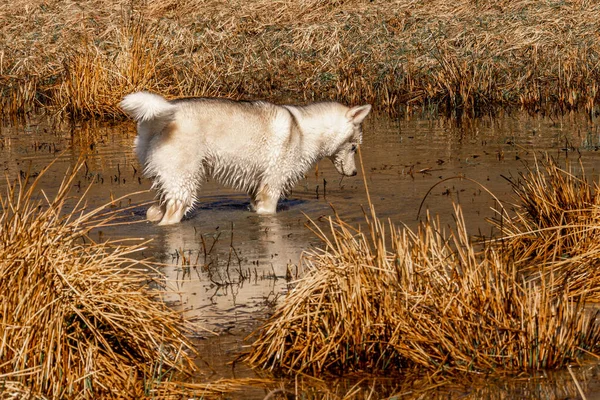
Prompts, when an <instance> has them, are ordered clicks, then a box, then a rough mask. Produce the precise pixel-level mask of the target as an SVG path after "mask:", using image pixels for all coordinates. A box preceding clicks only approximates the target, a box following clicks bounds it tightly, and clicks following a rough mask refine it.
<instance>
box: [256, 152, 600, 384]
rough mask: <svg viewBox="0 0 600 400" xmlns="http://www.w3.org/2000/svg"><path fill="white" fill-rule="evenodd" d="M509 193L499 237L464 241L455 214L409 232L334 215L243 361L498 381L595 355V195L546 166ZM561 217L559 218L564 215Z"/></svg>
mask: <svg viewBox="0 0 600 400" xmlns="http://www.w3.org/2000/svg"><path fill="white" fill-rule="evenodd" d="M521 179H522V181H519V183H514V185H515V190H516V192H517V193H518V194H519V200H520V203H519V204H520V206H519V208H518V209H517V210H518V211H517V215H516V216H515V217H514V218H510V217H508V216H507V215H505V213H506V211H504V210H503V211H502V213H503V215H504V218H503V219H504V222H503V223H502V224H499V227H501V228H502V233H503V234H504V235H505V237H504V238H503V239H502V240H494V241H490V242H485V243H474V242H473V241H472V239H471V238H470V237H469V236H468V234H467V228H466V226H465V223H464V219H463V217H462V211H461V209H460V207H458V206H456V207H455V220H456V225H455V227H454V228H453V229H452V230H446V231H445V230H444V228H443V227H442V226H441V224H440V222H439V221H438V220H437V219H435V218H432V217H429V216H428V217H427V218H426V220H425V221H423V222H422V223H421V224H420V226H419V228H418V229H417V230H416V231H413V230H410V229H408V228H407V227H397V226H394V225H393V224H392V223H391V222H390V223H385V222H384V221H381V220H379V219H378V218H377V216H376V214H375V211H374V208H373V206H372V205H371V206H370V213H369V214H368V215H366V216H365V218H366V226H367V228H366V229H362V230H359V229H356V228H354V227H351V226H349V225H348V224H347V223H345V222H344V221H343V220H342V219H341V218H340V217H339V216H337V215H336V216H335V217H334V218H331V219H330V223H329V228H328V230H327V232H326V231H323V230H322V228H320V227H319V226H318V225H317V224H316V223H313V224H312V225H313V229H314V230H315V232H316V234H317V235H318V236H319V238H320V239H321V241H322V246H321V249H320V250H312V251H309V252H307V253H306V254H305V256H304V260H303V261H304V267H305V269H306V276H305V277H304V278H303V279H301V280H300V281H299V282H298V283H297V285H296V287H295V288H294V290H293V291H291V293H290V294H289V295H288V296H287V297H286V299H285V300H284V301H283V302H282V304H281V305H280V306H279V307H278V308H277V310H276V311H275V313H274V315H273V316H272V317H271V318H270V319H269V320H268V321H267V323H266V324H265V326H263V327H261V328H260V329H259V331H258V333H257V337H256V341H255V343H254V345H253V347H252V350H251V352H250V354H249V356H248V361H249V362H250V363H252V364H253V365H256V366H260V367H262V368H268V369H271V370H274V371H279V372H286V373H297V372H301V373H308V374H310V375H319V374H322V373H326V372H328V373H336V374H339V373H347V372H351V371H368V372H378V373H381V372H387V373H390V372H391V373H393V372H396V373H400V372H401V371H403V370H404V369H405V368H408V369H412V368H414V367H420V368H423V369H424V370H426V371H429V372H431V373H434V374H449V375H453V374H464V373H477V374H507V373H521V372H531V371H536V370H541V369H557V368H561V367H565V366H567V365H568V364H569V363H571V362H576V361H577V360H579V359H581V358H585V357H587V356H589V355H590V354H595V355H596V356H598V355H599V351H600V348H599V347H598V343H599V339H600V325H599V324H598V311H597V310H596V311H593V310H592V309H590V308H589V307H586V301H587V300H589V299H595V298H597V294H598V287H600V279H599V275H598V273H597V272H596V270H597V261H596V260H598V259H599V257H600V246H598V242H599V240H598V239H599V238H598V230H597V229H596V227H597V220H596V214H597V212H596V210H597V207H598V204H597V203H596V198H597V196H596V193H595V192H596V191H595V189H594V188H592V186H590V185H589V184H588V183H587V181H586V180H585V178H582V177H575V176H573V175H572V174H571V173H569V172H567V171H565V170H562V169H560V168H558V166H557V165H556V163H554V162H552V161H550V160H549V161H547V162H546V163H538V164H536V167H535V168H534V169H532V170H531V171H529V172H528V173H526V174H523V175H522V176H521ZM565 213H567V214H568V216H565Z"/></svg>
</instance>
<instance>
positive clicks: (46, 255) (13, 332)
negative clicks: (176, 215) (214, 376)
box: [0, 165, 257, 399]
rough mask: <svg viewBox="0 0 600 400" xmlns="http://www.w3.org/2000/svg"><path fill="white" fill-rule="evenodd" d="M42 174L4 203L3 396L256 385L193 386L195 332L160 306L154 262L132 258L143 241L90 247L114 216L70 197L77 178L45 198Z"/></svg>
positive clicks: (0, 227)
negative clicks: (190, 335) (189, 335)
mask: <svg viewBox="0 0 600 400" xmlns="http://www.w3.org/2000/svg"><path fill="white" fill-rule="evenodd" d="M80 167H81V165H80ZM43 174H44V173H43V172H42V173H41V174H40V175H39V176H38V177H37V178H36V179H35V180H34V181H33V182H29V180H28V179H26V180H19V181H18V182H16V183H14V184H11V185H9V187H8V189H7V192H6V194H5V195H4V196H1V197H0V206H1V213H0V304H1V308H0V337H1V338H2V340H1V341H0V393H1V396H7V397H6V398H8V397H11V396H16V397H22V398H25V397H27V396H29V397H30V398H42V397H44V398H60V399H79V398H146V397H151V398H181V397H182V396H184V395H187V396H205V397H206V396H209V397H211V396H217V395H220V394H221V393H223V392H226V391H231V390H234V389H236V388H237V387H239V386H240V385H245V384H257V382H255V381H252V380H247V381H243V380H240V381H237V382H231V381H218V382H214V383H193V382H194V381H193V379H191V378H192V376H191V374H193V373H194V372H196V370H197V368H196V367H195V365H194V363H193V361H192V359H191V358H190V356H189V355H188V354H189V353H192V352H193V349H192V347H191V344H190V342H189V341H188V340H187V338H186V334H187V333H190V332H191V330H190V329H191V327H190V326H188V325H187V324H185V321H183V320H182V318H181V316H180V315H179V314H178V313H176V312H175V311H173V310H171V309H170V308H168V307H167V306H166V305H165V304H164V303H163V302H162V301H161V299H160V297H161V287H160V286H159V285H158V284H157V283H156V282H155V281H154V280H153V278H152V277H153V276H154V277H156V276H159V275H158V273H157V272H156V271H154V270H153V269H152V265H150V264H149V263H147V262H144V261H137V260H136V259H135V258H133V257H132V254H133V253H135V252H136V251H138V250H139V249H141V248H142V246H143V243H141V244H134V245H131V244H127V243H126V242H123V243H111V242H105V243H96V242H94V241H93V240H92V239H91V238H90V237H89V236H88V235H87V234H88V232H89V231H90V230H91V229H94V228H98V227H101V226H106V225H107V224H112V223H114V222H115V217H116V214H115V212H114V211H113V212H112V213H106V212H105V211H104V208H103V207H100V208H98V209H94V210H91V211H90V210H87V209H86V208H85V207H84V204H83V203H82V201H83V200H81V199H80V200H77V201H76V199H73V198H70V197H69V189H70V187H71V186H72V185H73V183H74V180H75V179H76V176H77V175H76V174H75V173H72V174H71V175H69V176H67V177H66V178H65V179H64V181H63V182H62V185H61V186H60V189H59V190H58V192H57V194H56V195H55V196H53V197H51V198H48V197H46V195H45V194H44V193H43V192H41V191H38V190H39V189H38V188H37V185H38V183H39V179H41V177H42V176H43ZM66 205H68V208H69V209H71V210H72V211H70V212H66V213H65V208H67V206H66ZM149 269H151V270H149ZM181 379H185V380H186V382H187V383H182V382H180V380H181ZM2 398H5V397H2Z"/></svg>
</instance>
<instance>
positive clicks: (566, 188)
mask: <svg viewBox="0 0 600 400" xmlns="http://www.w3.org/2000/svg"><path fill="white" fill-rule="evenodd" d="M507 179H508V181H509V182H510V184H511V186H512V188H513V191H514V193H515V195H516V200H517V201H516V203H515V206H514V215H513V216H511V217H507V216H506V215H505V214H499V215H498V217H496V218H494V219H493V220H492V223H493V224H494V225H495V226H496V227H497V228H498V229H499V230H500V232H501V236H502V238H501V239H500V240H498V241H497V244H498V246H502V247H503V248H505V249H506V252H507V253H508V252H509V254H510V257H513V258H514V260H518V262H517V266H518V268H519V269H520V270H522V271H523V272H524V273H528V274H530V276H536V275H537V276H539V277H541V278H544V279H545V280H547V284H548V285H549V286H550V287H554V288H563V287H566V288H567V289H568V292H569V293H570V294H571V295H572V296H577V295H579V294H580V293H581V294H584V295H585V297H586V298H587V300H588V301H598V300H600V268H599V267H600V191H599V190H598V189H599V188H598V183H597V182H593V181H590V180H589V178H588V177H587V176H586V174H585V171H584V168H583V166H582V165H581V164H580V163H577V162H570V161H569V160H567V161H566V165H565V167H561V166H560V165H559V163H558V162H557V161H556V160H555V159H553V158H552V157H549V156H548V155H545V156H544V157H543V158H541V159H537V158H536V160H535V162H534V164H533V165H532V166H531V167H528V168H526V170H525V171H524V172H521V173H519V175H518V176H516V177H509V178H507ZM508 249H510V251H509V250H508Z"/></svg>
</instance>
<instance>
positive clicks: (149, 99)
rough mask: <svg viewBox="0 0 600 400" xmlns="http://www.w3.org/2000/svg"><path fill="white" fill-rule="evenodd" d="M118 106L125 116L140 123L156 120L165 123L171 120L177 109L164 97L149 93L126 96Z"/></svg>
mask: <svg viewBox="0 0 600 400" xmlns="http://www.w3.org/2000/svg"><path fill="white" fill-rule="evenodd" d="M120 106H121V108H122V109H123V110H124V111H125V112H126V113H127V115H129V116H130V117H131V118H133V119H134V120H136V121H140V122H146V121H152V120H156V119H160V120H162V121H165V122H166V121H168V120H170V119H172V117H173V114H174V113H175V110H176V108H177V107H176V106H175V105H174V104H171V103H169V102H168V101H167V100H166V99H165V98H164V97H162V96H159V95H157V94H154V93H149V92H136V93H131V94H128V95H127V96H125V98H123V100H122V101H121V103H120Z"/></svg>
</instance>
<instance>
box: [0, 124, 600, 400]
mask: <svg viewBox="0 0 600 400" xmlns="http://www.w3.org/2000/svg"><path fill="white" fill-rule="evenodd" d="M134 135H135V132H134V127H133V124H131V123H124V124H113V125H106V124H104V125H94V124H85V125H58V126H53V125H52V124H50V123H49V122H48V121H45V120H43V119H39V120H32V121H29V123H28V124H27V125H12V126H4V127H2V128H1V130H0V166H1V167H2V169H3V170H4V171H5V174H6V175H7V176H8V177H9V179H14V178H16V177H17V176H19V175H22V174H24V173H25V172H26V171H31V172H32V173H34V174H35V173H37V172H39V171H40V170H41V169H42V168H43V167H45V166H46V165H47V164H49V163H50V162H51V161H53V160H55V161H56V162H55V165H54V166H53V167H52V169H51V171H50V173H49V174H47V175H46V176H45V177H44V179H43V180H42V187H43V188H44V190H45V191H47V192H48V193H50V194H51V193H52V192H53V191H54V190H56V188H57V186H58V184H59V183H60V179H61V178H62V176H63V174H64V171H66V170H67V169H68V168H70V167H72V166H73V165H74V164H75V162H76V161H77V159H78V158H79V157H84V158H85V160H86V163H85V166H84V168H83V169H82V170H81V171H80V174H79V175H80V179H78V180H77V182H76V183H77V184H76V186H75V187H74V188H73V193H74V195H76V196H77V195H78V193H81V192H82V191H83V190H84V189H85V188H86V187H87V185H88V184H90V183H91V182H94V185H93V186H92V188H91V190H90V193H89V195H88V204H89V205H90V206H98V205H101V204H104V203H107V202H110V201H114V204H115V205H116V206H120V207H122V208H124V207H126V206H131V208H129V209H128V210H127V211H126V215H127V217H126V219H127V220H128V221H129V222H131V224H127V225H121V226H119V227H115V228H109V229H106V230H104V231H102V232H97V235H98V236H99V238H103V237H106V238H108V237H110V238H144V239H151V240H152V241H151V242H150V243H149V244H148V246H147V248H146V249H145V250H144V251H143V253H142V254H140V255H139V256H140V257H151V258H153V259H154V260H156V261H157V262H160V263H162V264H163V266H162V271H163V272H164V274H165V276H166V279H167V283H168V285H169V287H170V288H171V291H170V293H169V294H168V295H167V301H169V302H170V303H171V304H172V305H173V307H175V308H177V309H179V310H181V311H182V312H184V314H185V315H186V316H187V317H189V318H191V319H192V320H194V321H195V322H196V323H197V324H198V325H199V326H202V327H203V328H205V329H207V330H209V331H211V332H214V333H217V334H219V336H216V337H215V336H214V335H213V334H210V333H208V332H206V331H202V330H199V332H198V337H196V338H194V340H195V341H196V343H197V344H198V348H199V351H200V354H202V359H201V360H199V361H198V363H199V365H200V366H201V367H202V369H203V370H204V371H206V373H205V376H204V377H205V378H206V379H216V378H218V377H247V376H255V375H254V374H255V372H252V371H250V370H249V369H248V368H247V367H245V366H243V365H240V364H234V366H232V365H230V364H228V363H230V362H231V361H233V360H234V359H235V357H236V356H237V354H239V352H240V351H243V349H244V346H245V345H246V344H247V343H245V342H244V340H243V339H244V337H245V336H246V335H247V334H249V333H250V332H251V331H252V330H253V329H255V328H256V327H257V326H258V324H259V323H260V320H261V318H264V317H265V316H266V315H267V314H268V312H269V310H271V307H272V306H273V305H274V304H276V303H277V301H279V300H280V299H281V298H282V297H283V296H285V294H286V292H287V291H288V290H289V285H290V281H291V280H293V279H294V278H295V277H296V276H298V274H299V270H300V268H301V267H300V265H299V260H300V256H301V253H302V252H303V251H305V250H307V249H310V248H311V247H314V246H318V245H319V241H318V239H317V238H316V237H315V235H314V234H313V233H312V232H311V231H310V230H309V229H307V228H306V224H307V217H308V218H310V219H312V220H314V221H315V223H317V224H318V225H319V226H321V227H325V226H326V224H325V222H324V218H323V217H325V216H328V215H331V213H332V211H331V207H332V206H333V207H334V208H335V210H336V211H337V212H338V213H339V214H340V215H341V216H342V217H343V218H344V219H345V220H346V221H347V222H350V223H353V224H360V223H361V222H362V221H363V213H362V208H361V206H362V205H366V204H367V196H366V191H365V184H364V182H363V174H362V173H359V175H358V176H356V177H352V178H347V177H346V178H341V177H340V176H339V175H337V173H336V172H335V170H334V169H333V166H332V165H331V163H330V162H329V161H328V160H325V161H322V162H321V163H320V164H319V165H318V168H317V169H315V170H313V171H311V172H310V173H309V174H308V176H307V177H306V179H304V180H303V181H301V182H300V183H299V184H298V185H297V186H296V187H295V188H294V190H293V192H292V194H291V195H290V196H289V198H288V199H287V200H285V201H283V202H281V204H280V207H279V212H278V213H277V215H275V216H257V215H255V214H253V213H252V212H250V211H249V210H248V206H249V200H248V198H247V197H246V196H245V195H244V194H242V193H238V192H235V191H232V190H230V189H227V188H223V187H222V186H220V185H218V184H216V183H214V182H207V183H206V184H205V185H204V186H203V188H202V191H201V192H200V194H199V202H198V206H197V208H196V209H195V210H194V211H193V212H192V213H191V214H190V215H189V216H188V217H187V218H186V219H185V220H184V221H183V222H182V223H181V224H178V225H176V226H169V227H159V226H157V225H155V224H151V223H147V222H145V221H144V214H145V208H146V205H142V203H145V202H148V201H151V200H152V199H153V194H152V193H151V192H149V191H148V189H149V188H150V182H149V181H148V180H147V179H145V178H143V177H142V176H141V168H140V166H139V165H138V163H137V160H136V159H135V156H134V154H133V152H132V148H131V144H132V141H133V138H134ZM599 148H600V131H599V129H598V126H597V125H596V124H594V123H591V122H589V121H587V120H586V119H585V118H583V117H580V116H571V117H565V118H561V119H555V120H550V119H541V118H530V117H527V116H506V117H503V118H496V119H494V120H485V119H484V120H480V121H477V122H473V123H468V124H463V125H462V126H456V124H453V123H451V122H448V121H443V120H435V121H428V120H409V121H400V122H398V121H391V120H388V119H386V118H385V117H381V116H379V117H377V116H375V117H370V121H369V122H368V123H367V124H366V126H365V136H364V144H363V146H362V155H363V161H364V171H365V174H364V176H365V178H366V182H367V185H368V188H369V192H370V195H371V199H372V201H373V203H374V205H375V207H376V210H377V213H378V215H379V216H380V217H384V218H390V219H391V220H392V221H394V222H395V223H398V224H400V223H404V224H406V225H407V226H409V227H415V226H416V224H417V222H416V221H417V214H418V211H419V207H420V206H421V205H422V210H421V216H423V215H424V213H425V212H427V211H429V212H430V213H433V214H439V215H440V217H441V219H442V221H444V222H447V223H451V222H452V204H453V202H456V203H459V204H461V205H462V207H463V209H464V214H465V219H466V222H467V226H468V228H469V230H470V231H471V233H473V234H479V233H481V234H484V235H490V234H493V231H492V229H491V228H490V226H489V225H488V224H487V223H486V222H485V221H484V220H485V218H486V217H492V216H493V211H492V210H491V208H492V207H495V208H497V207H498V205H497V203H496V201H495V200H494V198H493V197H492V196H491V195H490V193H489V192H491V193H493V195H494V196H496V197H497V198H498V199H500V200H501V201H503V202H506V203H504V206H506V207H509V204H508V202H509V201H510V199H511V192H510V187H509V185H508V184H507V182H506V180H505V179H504V178H503V177H508V176H511V175H513V176H514V175H516V174H517V173H518V172H519V171H523V170H524V168H523V166H524V164H526V163H531V162H532V160H533V159H534V157H535V156H536V155H537V156H539V155H540V154H541V153H540V152H549V153H550V154H552V155H554V156H556V157H558V158H560V160H565V159H568V160H571V161H576V162H574V163H573V165H574V166H575V169H576V171H577V168H579V164H578V162H579V160H581V162H582V165H583V167H584V168H585V170H586V173H587V175H588V176H589V177H591V178H594V179H597V177H598V173H599V171H598V168H600V152H598V149H599ZM461 178H468V179H461ZM134 192H141V193H137V194H132V193H134ZM121 197H122V198H121ZM115 199H117V200H115ZM577 373H578V374H579V375H578V376H579V377H580V379H581V381H582V383H583V384H584V386H585V387H586V389H587V390H591V391H593V392H595V393H596V394H598V391H597V390H595V389H594V387H596V386H597V382H598V376H597V375H598V370H597V368H595V367H593V366H592V367H586V368H584V369H581V370H578V372H577ZM532 382H533V383H532ZM546 383H547V385H546ZM294 384H297V382H296V383H294ZM531 384H533V385H534V389H532V388H531V387H530V386H529V385H531ZM306 385H308V386H309V387H312V388H317V389H310V390H307V392H306V393H305V395H306V396H307V397H309V398H320V397H322V395H324V394H325V393H329V392H330V391H332V390H334V391H335V392H336V394H337V395H343V394H344V393H345V392H346V391H347V390H350V388H351V387H352V384H349V383H348V382H347V381H341V382H338V383H336V384H335V385H330V384H327V385H321V386H320V385H318V384H315V383H310V382H309V383H306ZM370 385H374V384H373V383H370V382H366V383H364V386H365V388H366V389H365V390H366V391H367V392H366V393H368V390H370V388H371V386H370ZM544 385H546V386H544ZM384 386H385V387H386V388H388V389H386V390H390V389H389V388H390V387H392V388H395V386H394V384H393V383H392V384H386V385H384ZM319 387H321V389H318V388H319ZM332 388H335V389H332ZM315 390H316V391H315ZM382 390H383V391H385V390H384V389H382ZM394 390H395V389H394ZM397 390H398V392H403V389H401V388H397ZM481 390H483V392H481ZM536 390H537V392H536V393H538V394H539V397H540V398H562V397H574V396H576V395H577V392H576V390H577V389H576V388H575V386H574V385H573V382H572V380H571V378H570V376H569V375H566V374H563V375H560V374H559V375H558V377H557V378H552V379H550V378H549V375H545V374H544V376H542V377H540V378H538V379H537V380H527V381H516V382H515V383H514V385H513V384H511V385H509V386H508V387H507V384H506V382H501V383H498V382H490V383H489V384H488V385H487V386H484V389H474V386H472V385H470V386H467V387H466V388H461V389H452V390H449V391H445V392H444V394H440V395H441V396H443V397H444V398H463V397H464V396H465V395H466V396H467V397H469V396H474V397H472V398H478V397H479V394H481V395H484V394H485V397H486V398H515V397H516V398H530V397H534V398H535V397H538V395H535V394H532V393H533V392H535V391H536ZM478 391H479V392H478ZM406 393H413V391H412V390H409V391H407V392H406ZM415 393H416V392H415ZM477 393H479V394H477ZM511 393H512V394H511ZM523 393H530V394H531V396H529V395H527V394H525V395H524V394H523ZM543 393H545V394H543ZM561 393H562V394H561ZM265 394H266V392H265V391H264V390H262V389H261V390H258V389H257V390H254V391H249V392H244V395H243V396H242V397H243V398H263V397H264V396H265ZM390 394H391V393H390ZM548 394H551V395H548ZM413 395H414V393H413ZM410 396H412V395H410ZM410 396H409V397H410ZM521 396H524V397H521ZM548 396H549V397H548ZM561 396H562V397H561Z"/></svg>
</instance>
